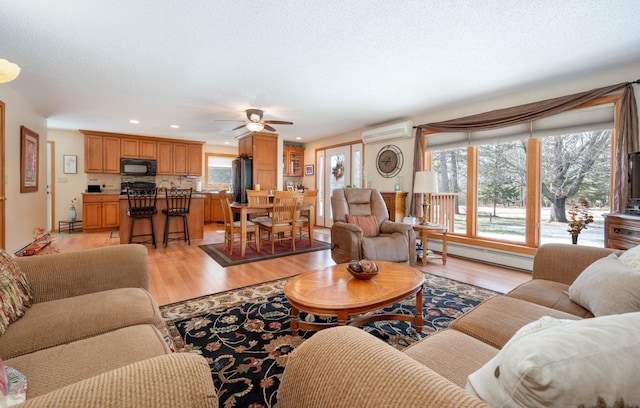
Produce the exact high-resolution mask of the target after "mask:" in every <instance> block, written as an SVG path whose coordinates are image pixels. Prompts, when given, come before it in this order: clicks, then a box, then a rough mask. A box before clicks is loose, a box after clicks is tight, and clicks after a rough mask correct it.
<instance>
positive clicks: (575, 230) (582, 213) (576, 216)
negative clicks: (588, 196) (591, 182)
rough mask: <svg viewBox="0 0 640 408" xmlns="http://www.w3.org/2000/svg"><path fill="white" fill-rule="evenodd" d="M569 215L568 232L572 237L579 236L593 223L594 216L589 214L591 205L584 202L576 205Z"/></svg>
mask: <svg viewBox="0 0 640 408" xmlns="http://www.w3.org/2000/svg"><path fill="white" fill-rule="evenodd" d="M568 213H569V224H568V226H569V228H568V229H567V232H568V233H570V234H571V235H578V234H580V232H581V231H582V230H583V229H587V225H589V224H591V223H592V222H593V215H591V214H589V203H588V202H587V200H584V199H583V200H582V201H581V202H580V204H577V203H574V204H573V207H572V208H571V210H569V211H568Z"/></svg>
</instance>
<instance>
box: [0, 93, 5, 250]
mask: <svg viewBox="0 0 640 408" xmlns="http://www.w3.org/2000/svg"><path fill="white" fill-rule="evenodd" d="M4 124H5V121H4V102H2V101H0V158H2V163H0V248H5V232H4V225H5V220H4V216H5V205H4V203H5V201H6V198H5V196H4V181H5V178H4V163H5V162H6V160H5V157H4Z"/></svg>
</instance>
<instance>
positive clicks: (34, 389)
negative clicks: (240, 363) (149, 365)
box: [6, 324, 171, 399]
mask: <svg viewBox="0 0 640 408" xmlns="http://www.w3.org/2000/svg"><path fill="white" fill-rule="evenodd" d="M170 352H171V350H169V348H168V347H167V344H166V343H165V342H164V339H163V337H162V334H161V333H160V332H159V331H158V329H156V328H155V327H154V326H151V325H148V324H147V325H137V326H130V327H126V328H123V329H119V330H115V331H112V332H109V333H105V334H102V335H99V336H94V337H90V338H87V339H83V340H78V341H75V342H72V343H69V344H63V345H60V346H57V347H52V348H49V349H46V350H40V351H37V352H35V353H31V354H25V355H23V356H20V357H16V358H12V359H9V360H7V361H6V364H7V365H9V366H11V367H14V368H15V369H17V370H19V371H20V372H21V373H23V374H24V375H25V376H26V377H27V381H28V388H27V399H29V398H34V397H36V396H38V395H42V394H45V393H47V392H50V391H53V390H55V389H58V388H60V387H64V386H66V385H69V384H73V383H75V382H78V381H82V380H84V379H86V378H89V377H93V376H94V375H98V374H102V373H106V372H107V371H110V370H113V369H116V368H120V367H123V366H125V365H127V364H131V363H134V362H137V361H142V360H145V359H147V358H151V357H155V356H160V355H163V354H168V353H170Z"/></svg>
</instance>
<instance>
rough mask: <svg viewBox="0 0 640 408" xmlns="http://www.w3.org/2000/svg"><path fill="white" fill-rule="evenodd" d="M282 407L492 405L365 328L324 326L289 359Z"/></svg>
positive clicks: (282, 385) (282, 386)
mask: <svg viewBox="0 0 640 408" xmlns="http://www.w3.org/2000/svg"><path fill="white" fill-rule="evenodd" d="M278 406H279V407H280V408H297V407H335V408H337V407H345V408H347V407H391V406H393V407H441V408H447V407H488V405H487V404H485V403H484V402H482V401H481V400H479V399H477V398H475V397H473V396H471V395H470V394H468V393H467V392H466V391H465V390H463V389H462V388H460V387H458V386H457V385H455V384H454V383H452V382H451V381H449V380H447V379H445V378H444V377H442V376H440V375H439V374H437V373H436V372H434V371H433V370H431V369H430V368H428V367H426V366H424V365H422V364H420V363H418V362H417V361H415V360H413V359H412V358H411V357H409V356H407V355H405V354H404V353H402V352H401V351H398V350H396V349H395V348H393V347H391V346H389V345H388V344H386V343H384V342H383V341H381V340H379V339H377V338H375V337H373V336H372V335H370V334H368V333H366V332H364V331H363V330H360V329H357V328H354V327H350V326H343V327H335V328H331V329H327V330H322V331H320V332H318V333H316V334H314V335H313V337H311V338H310V339H309V340H306V341H305V342H304V343H303V344H302V345H300V346H299V347H298V348H297V349H295V351H294V352H293V353H292V354H291V355H290V356H289V358H288V359H287V365H286V368H285V370H284V374H283V375H282V379H281V382H280V387H279V388H278Z"/></svg>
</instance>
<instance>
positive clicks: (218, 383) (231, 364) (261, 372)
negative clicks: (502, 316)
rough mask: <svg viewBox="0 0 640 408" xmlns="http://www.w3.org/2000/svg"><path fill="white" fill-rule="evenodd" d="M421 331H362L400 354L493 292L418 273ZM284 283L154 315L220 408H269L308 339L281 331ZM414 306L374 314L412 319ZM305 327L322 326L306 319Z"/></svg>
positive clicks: (404, 327)
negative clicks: (199, 366)
mask: <svg viewBox="0 0 640 408" xmlns="http://www.w3.org/2000/svg"><path fill="white" fill-rule="evenodd" d="M424 275H425V287H424V291H423V301H424V319H425V321H424V327H423V329H422V333H417V332H416V331H415V329H414V328H413V327H412V325H411V324H410V323H408V322H403V321H378V322H373V323H370V324H367V325H364V326H362V329H363V330H365V331H367V332H369V333H371V334H372V335H374V336H376V337H378V338H380V339H382V340H384V341H386V342H387V343H389V344H391V345H392V346H394V347H396V348H398V349H400V350H402V349H404V348H405V347H407V346H409V345H410V344H412V343H415V342H416V341H418V340H420V339H422V338H423V337H426V336H428V335H429V334H431V333H434V332H436V331H438V330H441V329H444V328H446V327H447V326H448V325H449V323H450V322H451V321H452V320H454V319H455V318H457V317H458V316H460V315H461V314H463V313H464V312H466V311H468V310H470V309H472V308H473V307H475V306H477V305H478V304H479V303H480V302H482V301H483V300H485V299H487V298H490V297H492V296H494V295H496V292H493V291H490V290H487V289H482V288H479V287H477V286H473V285H469V284H465V283H462V282H458V281H455V280H451V279H446V278H442V277H439V276H435V275H431V274H429V273H426V272H424ZM285 282H286V279H280V280H277V281H273V282H267V283H263V284H259V285H254V286H249V287H246V288H241V289H236V290H232V291H228V292H223V293H220V294H215V295H209V296H204V297H200V298H197V299H191V300H188V301H185V302H179V303H174V304H171V305H166V306H163V307H161V308H160V309H161V311H162V315H163V316H164V318H165V320H166V322H167V326H168V329H169V333H170V335H171V341H172V342H173V347H174V348H175V349H176V350H177V351H184V352H193V353H198V354H202V355H203V356H204V357H205V358H206V359H207V360H208V362H209V365H210V366H211V373H212V376H213V381H214V385H215V387H216V390H217V392H218V396H219V398H220V407H224V408H231V407H249V406H251V407H254V408H258V407H274V406H275V405H276V400H277V390H278V386H279V384H280V376H281V374H282V372H283V371H284V367H285V365H286V361H287V356H288V355H289V353H291V351H293V350H294V349H295V348H296V347H298V346H299V345H300V344H301V343H302V342H303V341H304V340H305V339H307V338H309V337H311V336H312V335H313V334H314V333H315V332H314V331H303V330H301V331H299V336H296V337H294V336H292V335H291V331H290V328H289V323H290V317H289V316H290V305H289V303H288V302H287V298H286V297H285V296H284V293H283V288H284V284H285ZM414 311H415V298H409V299H407V300H405V301H403V302H400V303H396V304H394V305H392V306H389V307H387V308H385V309H383V310H381V311H380V313H404V314H413V313H414ZM303 317H305V319H306V320H308V321H313V320H321V321H329V320H330V318H322V317H318V316H312V315H303Z"/></svg>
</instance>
